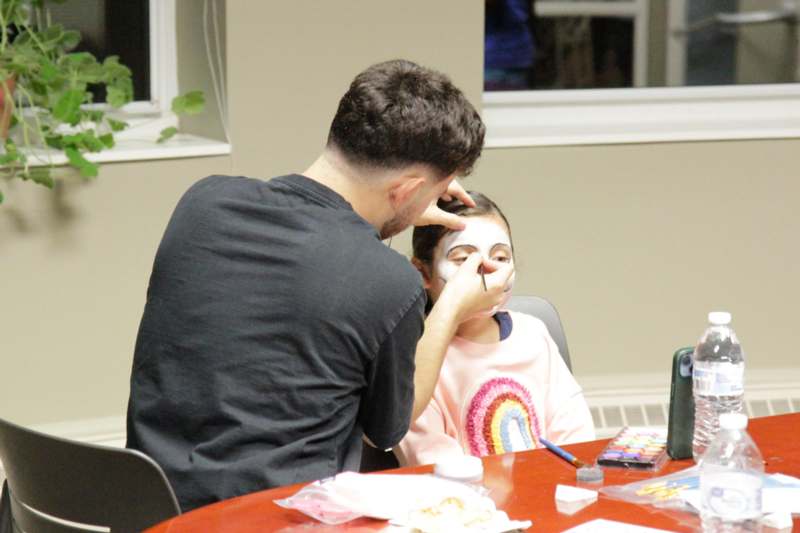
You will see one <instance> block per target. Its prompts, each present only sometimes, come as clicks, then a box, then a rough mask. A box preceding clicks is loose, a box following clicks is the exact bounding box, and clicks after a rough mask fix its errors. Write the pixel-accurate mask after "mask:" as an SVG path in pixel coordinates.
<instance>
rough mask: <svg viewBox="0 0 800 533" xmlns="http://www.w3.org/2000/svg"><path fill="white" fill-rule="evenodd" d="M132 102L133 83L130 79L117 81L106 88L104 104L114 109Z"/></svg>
mask: <svg viewBox="0 0 800 533" xmlns="http://www.w3.org/2000/svg"><path fill="white" fill-rule="evenodd" d="M131 100H133V82H132V81H131V80H130V78H127V79H123V80H118V81H116V82H114V84H113V85H108V86H106V102H107V103H108V104H109V105H110V106H111V107H114V108H118V107H122V106H124V105H125V104H127V103H128V102H130V101H131Z"/></svg>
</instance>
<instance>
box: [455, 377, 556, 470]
mask: <svg viewBox="0 0 800 533" xmlns="http://www.w3.org/2000/svg"><path fill="white" fill-rule="evenodd" d="M465 427H466V433H467V435H466V436H467V442H468V444H469V451H470V453H471V454H472V455H477V456H479V457H482V456H484V455H493V454H497V453H506V452H515V451H521V450H530V449H531V448H536V447H537V445H538V442H539V432H540V429H539V419H538V418H537V416H536V411H535V409H534V407H533V401H532V400H531V394H530V392H529V391H528V389H527V388H525V386H524V385H522V384H521V383H520V382H518V381H517V380H515V379H514V378H511V377H505V376H503V377H495V378H492V379H490V380H488V381H486V382H485V383H483V384H482V385H481V386H480V387H479V388H478V391H477V392H476V393H475V394H474V395H473V396H472V399H471V400H469V403H468V404H467V409H466V419H465Z"/></svg>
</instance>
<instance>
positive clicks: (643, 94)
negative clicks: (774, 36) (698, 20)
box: [482, 0, 800, 148]
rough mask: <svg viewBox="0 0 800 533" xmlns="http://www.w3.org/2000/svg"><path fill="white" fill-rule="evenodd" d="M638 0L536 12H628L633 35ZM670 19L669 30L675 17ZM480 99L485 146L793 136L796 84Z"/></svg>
mask: <svg viewBox="0 0 800 533" xmlns="http://www.w3.org/2000/svg"><path fill="white" fill-rule="evenodd" d="M642 2H644V3H645V4H646V2H647V0H627V1H626V0H621V1H620V2H596V3H595V2H559V1H554V2H544V1H543V2H539V3H537V4H536V6H537V13H539V14H542V13H541V10H542V6H549V7H547V8H545V9H546V10H547V11H546V16H556V15H558V16H568V15H570V14H572V15H577V14H586V13H583V12H581V13H578V11H579V9H590V10H591V11H590V12H589V15H591V16H603V15H605V16H607V15H611V14H612V13H611V12H614V13H613V14H614V16H627V17H632V18H634V34H635V36H636V35H637V29H636V26H641V25H642V24H640V21H641V19H639V20H637V19H636V14H637V13H646V12H647V5H644V4H642ZM679 3H681V2H679ZM564 9H569V10H570V12H569V13H566V12H563V10H564ZM598 10H600V11H598ZM640 16H641V15H640ZM671 18H672V20H670V21H669V27H670V28H673V27H674V26H675V25H676V24H677V21H676V20H675V15H674V14H673V15H672V17H671ZM673 29H674V28H673ZM641 33H642V30H640V31H639V32H638V34H641ZM640 38H641V37H640ZM642 39H643V38H642ZM639 42H641V41H639V40H636V37H635V43H634V45H635V46H634V54H635V56H641V55H642V54H641V53H640V52H637V51H636V44H637V43H639ZM671 52H673V53H674V51H673V50H671ZM636 63H637V58H636V57H635V58H634V64H636ZM482 104H483V119H484V122H485V123H486V146H487V147H490V148H502V147H521V146H562V145H565V146H568V145H590V144H627V143H648V142H681V141H713V140H733V139H774V138H798V137H800V83H783V84H756V85H726V86H707V87H654V88H646V87H635V88H625V89H578V90H543V91H493V92H489V91H485V92H483V97H482Z"/></svg>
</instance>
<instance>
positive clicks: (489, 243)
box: [425, 215, 514, 316]
mask: <svg viewBox="0 0 800 533" xmlns="http://www.w3.org/2000/svg"><path fill="white" fill-rule="evenodd" d="M464 223H465V224H466V227H465V228H464V229H463V230H461V231H451V232H450V233H447V234H445V235H444V237H442V239H441V240H440V241H439V244H437V245H436V248H435V249H434V251H433V265H432V268H431V272H430V277H428V276H426V280H425V281H426V285H427V287H426V288H427V289H428V292H429V294H430V296H431V299H432V300H433V301H434V302H436V300H438V299H439V295H440V294H441V293H442V291H443V290H444V286H445V284H446V283H447V281H448V280H449V279H450V278H452V277H453V276H454V275H455V273H456V271H457V270H458V268H459V267H460V266H461V264H462V263H463V262H464V261H465V260H466V259H467V257H469V255H470V254H472V253H479V254H480V255H481V257H482V258H483V259H484V260H485V259H491V260H493V261H496V262H498V263H510V264H511V265H512V268H513V265H514V256H513V254H512V251H511V236H510V235H509V234H508V229H507V228H506V225H505V223H504V222H503V221H502V219H500V217H497V216H495V215H481V216H468V217H465V218H464ZM513 285H514V274H512V275H511V279H509V282H508V285H507V286H506V297H505V299H504V300H503V302H502V304H501V305H499V306H497V307H496V308H494V309H492V310H491V311H490V312H489V311H487V312H486V313H481V316H491V315H493V314H494V313H496V312H497V310H498V309H500V308H502V307H504V306H505V304H506V302H507V301H508V298H510V297H511V288H512V287H513Z"/></svg>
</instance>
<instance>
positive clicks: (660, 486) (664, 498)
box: [600, 466, 700, 510]
mask: <svg viewBox="0 0 800 533" xmlns="http://www.w3.org/2000/svg"><path fill="white" fill-rule="evenodd" d="M699 486H700V469H699V468H698V467H697V466H692V467H690V468H687V469H685V470H679V471H678V472H673V473H672V474H669V475H666V476H661V477H656V478H650V479H644V480H641V481H636V482H633V483H628V484H627V485H611V486H608V487H602V488H601V489H600V492H601V493H602V494H604V495H606V496H608V497H609V498H614V499H616V500H622V501H626V502H631V503H638V504H648V505H652V506H654V507H658V508H661V509H677V510H690V507H689V506H688V505H687V504H686V503H685V501H684V499H683V497H682V492H683V491H685V490H691V489H697V488H699Z"/></svg>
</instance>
